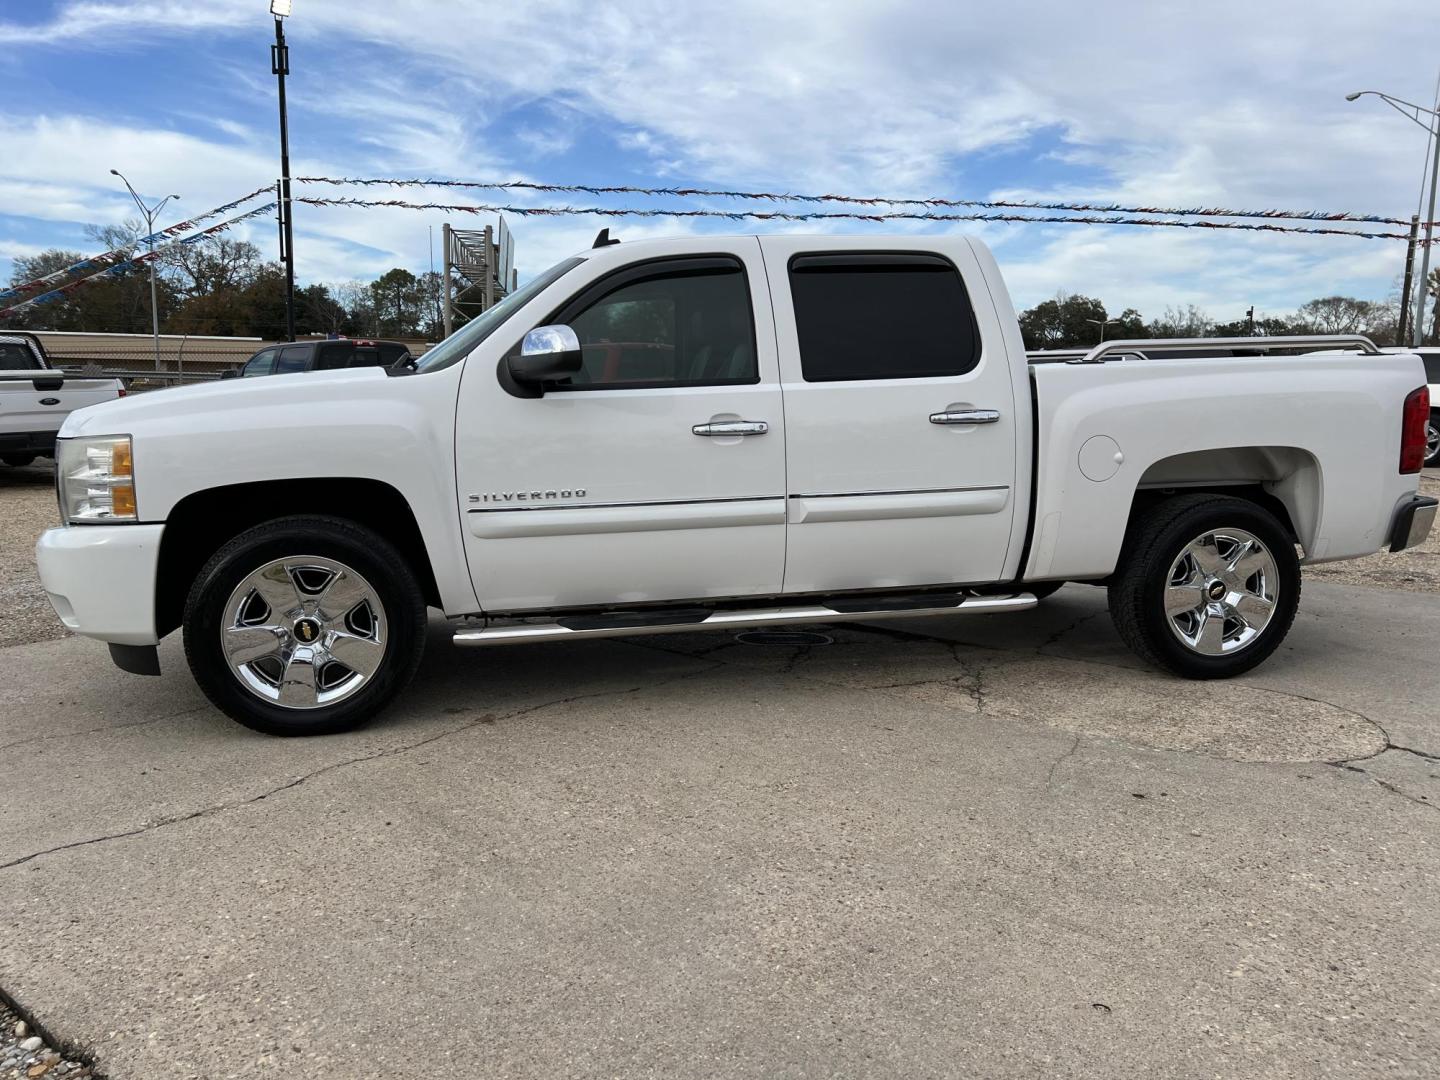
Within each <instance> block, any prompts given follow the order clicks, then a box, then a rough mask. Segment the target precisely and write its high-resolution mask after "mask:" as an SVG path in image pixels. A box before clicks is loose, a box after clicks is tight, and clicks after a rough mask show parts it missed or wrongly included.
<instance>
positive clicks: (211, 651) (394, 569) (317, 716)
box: [183, 516, 426, 735]
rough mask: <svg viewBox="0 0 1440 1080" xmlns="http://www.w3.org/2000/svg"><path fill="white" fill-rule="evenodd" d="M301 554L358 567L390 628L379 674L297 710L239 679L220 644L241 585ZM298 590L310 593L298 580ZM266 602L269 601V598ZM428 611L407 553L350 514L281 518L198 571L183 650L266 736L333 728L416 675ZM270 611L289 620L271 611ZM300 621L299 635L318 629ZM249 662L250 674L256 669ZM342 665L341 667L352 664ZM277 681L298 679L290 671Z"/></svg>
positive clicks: (203, 682) (366, 714)
mask: <svg viewBox="0 0 1440 1080" xmlns="http://www.w3.org/2000/svg"><path fill="white" fill-rule="evenodd" d="M300 556H305V557H315V558H318V559H324V560H330V561H333V562H336V563H339V564H341V566H342V567H343V568H345V569H349V570H353V572H354V573H355V574H358V575H359V576H360V578H361V579H362V583H363V584H364V585H365V586H366V587H368V589H369V590H370V593H371V594H373V595H374V596H375V597H376V599H377V602H378V604H379V606H380V608H381V611H380V613H379V619H376V618H375V616H374V614H373V613H372V614H371V620H372V627H374V626H378V627H383V634H382V635H380V636H381V640H380V641H379V642H377V643H375V646H374V648H375V651H378V652H379V654H380V657H381V658H380V660H379V662H378V665H377V666H375V667H374V670H373V672H372V673H370V674H368V675H365V676H363V677H362V681H361V685H360V686H359V688H358V689H356V690H354V691H353V692H351V693H350V694H349V696H346V697H344V698H343V699H341V700H336V701H333V702H330V703H328V704H319V705H317V706H315V707H312V708H290V707H286V706H282V705H280V704H277V703H274V702H272V701H268V700H264V699H262V697H261V696H259V693H258V692H256V691H252V690H251V689H249V688H248V686H247V685H246V684H245V683H243V682H242V681H241V675H240V674H239V673H237V670H234V669H232V668H231V666H230V663H229V661H228V660H227V659H226V656H225V653H224V650H223V649H222V646H221V636H222V626H223V624H224V622H225V614H226V607H227V605H228V604H230V602H231V599H232V594H235V593H236V590H237V589H238V587H239V586H240V584H241V583H242V582H244V581H246V580H247V578H248V577H249V576H250V575H251V574H252V573H254V572H256V571H257V570H259V569H260V568H261V567H264V566H266V565H267V564H270V563H272V562H274V561H275V560H280V559H293V558H296V557H300ZM284 576H285V578H286V580H290V581H292V582H293V581H296V580H298V578H299V577H300V576H301V575H293V574H290V573H289V572H288V571H287V572H286V573H285V575H284ZM325 587H326V588H328V587H329V585H328V583H327V584H326V586H325ZM294 588H295V591H296V594H297V596H300V597H302V598H303V596H304V594H303V592H302V591H301V587H300V585H298V584H296V585H295V586H294ZM315 595H316V596H317V597H318V596H321V595H323V594H322V593H316V594H315ZM363 603H366V604H368V603H369V600H368V599H367V600H365V601H364V602H363ZM261 607H262V609H264V608H265V605H264V604H263V602H261ZM352 614H353V613H352ZM425 615H426V612H425V600H424V593H423V591H422V590H421V588H420V584H419V582H418V581H417V580H416V577H415V574H414V573H413V572H412V570H411V569H410V567H409V566H408V565H407V564H406V562H405V559H404V556H402V555H401V554H400V552H399V551H397V550H396V549H395V547H394V545H392V544H391V543H390V542H389V541H388V540H386V539H385V538H384V537H382V536H380V535H379V534H378V533H376V532H374V531H372V530H370V529H367V528H365V527H363V526H361V525H358V524H356V523H355V522H352V521H348V520H346V519H344V518H335V517H319V516H314V517H287V518H278V519H276V520H274V521H268V522H266V523H264V524H262V525H257V526H256V527H255V528H253V529H249V530H248V531H246V532H243V533H241V534H240V535H239V536H237V537H235V539H233V540H231V541H230V542H229V543H228V544H226V545H225V546H224V547H222V548H221V549H220V550H219V551H217V552H216V553H215V554H214V555H213V556H211V558H210V560H209V561H208V562H207V563H206V564H205V566H204V567H203V568H202V569H201V571H200V573H199V574H198V575H197V576H196V578H195V581H194V583H193V584H192V585H191V587H190V593H189V595H188V597H187V598H186V601H185V613H184V622H183V626H184V637H185V657H186V659H187V660H188V661H189V664H190V670H191V672H192V673H193V674H194V676H195V681H196V682H197V683H198V684H199V685H200V689H201V690H203V691H204V692H205V696H206V697H208V698H209V699H210V700H211V701H212V702H213V703H214V704H215V706H216V707H217V708H219V709H220V710H221V711H222V712H224V713H225V714H226V715H227V716H229V717H231V718H232V719H234V720H236V721H238V722H240V723H241V724H244V725H245V726H246V727H248V728H252V729H254V730H255V731H260V732H264V733H265V734H267V735H324V734H330V733H332V732H337V731H346V730H349V729H351V728H354V727H357V726H359V725H360V724H362V723H364V722H365V721H367V720H369V719H370V718H371V717H372V716H374V715H375V714H376V713H378V712H379V711H380V710H381V709H383V708H384V707H385V706H386V705H387V704H388V703H389V702H390V700H391V699H392V698H394V697H395V695H396V694H398V693H399V692H400V691H401V690H403V689H404V688H405V686H406V685H407V684H408V683H409V682H410V680H411V678H412V677H413V676H414V674H415V670H416V668H418V667H419V665H420V657H421V654H422V653H423V651H424V647H425ZM264 619H273V620H276V621H283V620H282V618H281V617H280V616H272V615H270V614H267V615H265V616H264ZM299 621H306V620H305V619H303V618H301V619H300V620H299ZM299 621H297V622H294V623H293V624H292V626H293V629H294V641H295V642H297V643H298V641H299V640H300V639H301V638H302V637H303V636H304V634H305V633H316V632H317V631H314V630H311V629H308V628H304V627H300V625H299ZM312 621H313V620H312ZM302 631H303V633H302ZM309 640H314V639H313V638H311V639H309ZM266 662H267V663H268V662H269V661H266ZM282 667H284V665H283V664H282ZM246 670H247V677H249V675H250V674H252V673H253V672H254V671H255V669H253V668H252V669H246ZM284 670H287V671H288V670H289V668H288V667H284ZM311 670H312V675H311V677H312V678H314V679H315V680H316V681H317V683H318V682H319V680H320V676H321V675H322V674H323V672H321V671H319V670H318V667H312V669H311ZM339 670H340V671H341V672H342V674H343V672H344V671H345V667H344V666H343V665H341V667H340V668H339ZM280 685H282V686H283V685H294V684H293V683H291V682H289V680H288V679H286V680H284V682H283V683H282V684H280ZM277 692H278V690H277Z"/></svg>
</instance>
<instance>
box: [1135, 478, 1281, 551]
mask: <svg viewBox="0 0 1440 1080" xmlns="http://www.w3.org/2000/svg"><path fill="white" fill-rule="evenodd" d="M1197 493H1200V494H1207V495H1229V496H1230V497H1231V498H1234V499H1245V500H1246V501H1248V502H1253V503H1256V504H1258V505H1260V506H1263V507H1264V508H1265V509H1266V510H1269V511H1270V513H1272V514H1274V515H1275V517H1276V519H1277V520H1278V521H1279V522H1280V524H1281V526H1282V527H1283V528H1284V529H1285V531H1286V532H1287V533H1289V534H1290V538H1291V539H1292V540H1294V541H1296V542H1297V543H1298V542H1299V540H1300V536H1299V534H1298V533H1297V532H1296V531H1295V523H1294V522H1293V521H1292V520H1291V519H1290V511H1289V509H1288V508H1287V507H1286V506H1285V504H1284V503H1283V502H1281V501H1280V500H1279V499H1278V498H1276V497H1275V496H1274V495H1272V494H1271V493H1270V492H1268V491H1266V490H1265V488H1264V486H1262V485H1260V484H1194V485H1188V484H1187V485H1186V486H1185V487H1183V488H1182V487H1173V488H1141V489H1140V490H1138V491H1136V492H1135V501H1134V502H1133V503H1132V504H1131V505H1130V521H1131V522H1132V523H1133V522H1135V521H1138V520H1139V519H1140V518H1141V517H1142V516H1143V515H1144V514H1145V513H1146V512H1147V511H1148V510H1149V509H1150V508H1151V507H1153V506H1155V505H1157V504H1158V503H1162V502H1164V501H1165V500H1166V499H1170V498H1173V497H1174V496H1176V495H1191V494H1197Z"/></svg>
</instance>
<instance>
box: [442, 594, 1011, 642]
mask: <svg viewBox="0 0 1440 1080" xmlns="http://www.w3.org/2000/svg"><path fill="white" fill-rule="evenodd" d="M1038 602H1039V601H1037V600H1036V599H1035V597H1034V596H1033V595H1031V594H1030V593H1016V594H1015V595H1013V596H970V597H966V598H965V599H964V600H963V601H961V602H960V603H958V604H947V605H945V606H944V607H934V608H898V609H889V610H887V609H885V608H876V609H875V610H873V611H836V610H835V609H834V608H828V607H824V606H810V607H776V608H740V609H732V610H729V611H725V610H717V611H715V612H713V613H711V614H710V615H708V616H706V617H705V618H703V619H700V620H699V621H697V622H685V623H675V622H661V623H654V624H649V625H646V624H642V625H639V626H604V627H595V628H591V629H585V630H571V629H570V628H569V627H568V626H561V625H560V624H559V623H557V622H536V623H524V622H521V621H519V620H511V621H507V622H506V623H505V624H504V625H500V626H487V627H485V628H484V629H481V630H472V629H464V630H457V631H455V638H454V641H455V644H456V645H515V644H519V643H520V642H525V641H579V640H581V639H583V638H605V637H634V636H636V635H639V634H676V633H685V632H690V631H696V630H741V629H748V628H750V627H754V626H784V625H787V624H790V623H836V622H855V621H859V620H862V619H913V618H920V617H924V616H929V615H971V614H989V613H991V612H996V611H1025V610H1026V609H1028V608H1033V607H1034V606H1035V605H1036V604H1037V603H1038Z"/></svg>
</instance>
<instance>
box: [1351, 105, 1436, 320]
mask: <svg viewBox="0 0 1440 1080" xmlns="http://www.w3.org/2000/svg"><path fill="white" fill-rule="evenodd" d="M1366 94H1370V95H1373V96H1374V97H1378V98H1379V99H1380V100H1381V101H1383V102H1385V104H1386V105H1389V106H1390V107H1391V108H1392V109H1394V110H1395V111H1396V112H1398V113H1399V114H1400V115H1401V116H1403V117H1405V119H1407V120H1411V121H1413V122H1415V123H1417V124H1419V125H1420V126H1421V127H1422V128H1424V129H1425V131H1426V133H1427V134H1428V135H1429V136H1430V145H1431V146H1433V148H1434V157H1433V159H1432V161H1431V163H1430V210H1429V212H1428V213H1427V214H1426V215H1425V250H1424V251H1423V252H1422V253H1421V255H1420V288H1419V289H1418V290H1416V292H1417V295H1416V297H1415V320H1414V321H1415V325H1414V326H1413V327H1412V328H1411V335H1410V336H1411V344H1412V345H1414V346H1416V347H1418V346H1419V345H1420V344H1421V343H1423V342H1424V340H1425V289H1426V285H1427V283H1428V281H1429V277H1430V241H1431V239H1432V234H1433V233H1434V230H1435V183H1436V180H1437V179H1440V111H1436V110H1435V109H1427V108H1425V106H1423V105H1416V104H1415V103H1414V102H1413V101H1406V100H1405V99H1404V98H1397V97H1394V96H1392V95H1390V94H1384V93H1381V92H1380V91H1379V90H1357V91H1355V92H1354V93H1353V94H1346V95H1345V100H1346V101H1355V100H1356V99H1358V98H1362V97H1364V96H1365V95H1366ZM1422 113H1423V114H1425V115H1426V116H1428V117H1429V118H1430V119H1429V120H1421V119H1420V116H1421V114H1422Z"/></svg>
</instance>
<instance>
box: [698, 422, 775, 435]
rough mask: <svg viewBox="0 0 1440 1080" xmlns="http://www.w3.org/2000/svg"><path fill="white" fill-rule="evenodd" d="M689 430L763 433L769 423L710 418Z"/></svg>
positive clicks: (739, 433)
mask: <svg viewBox="0 0 1440 1080" xmlns="http://www.w3.org/2000/svg"><path fill="white" fill-rule="evenodd" d="M690 430H691V431H692V432H693V433H694V434H696V435H764V434H765V433H766V432H767V431H769V430H770V425H769V424H767V423H766V422H765V421H764V420H712V421H711V422H710V423H708V424H696V425H695V426H694V427H692V428H691V429H690Z"/></svg>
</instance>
